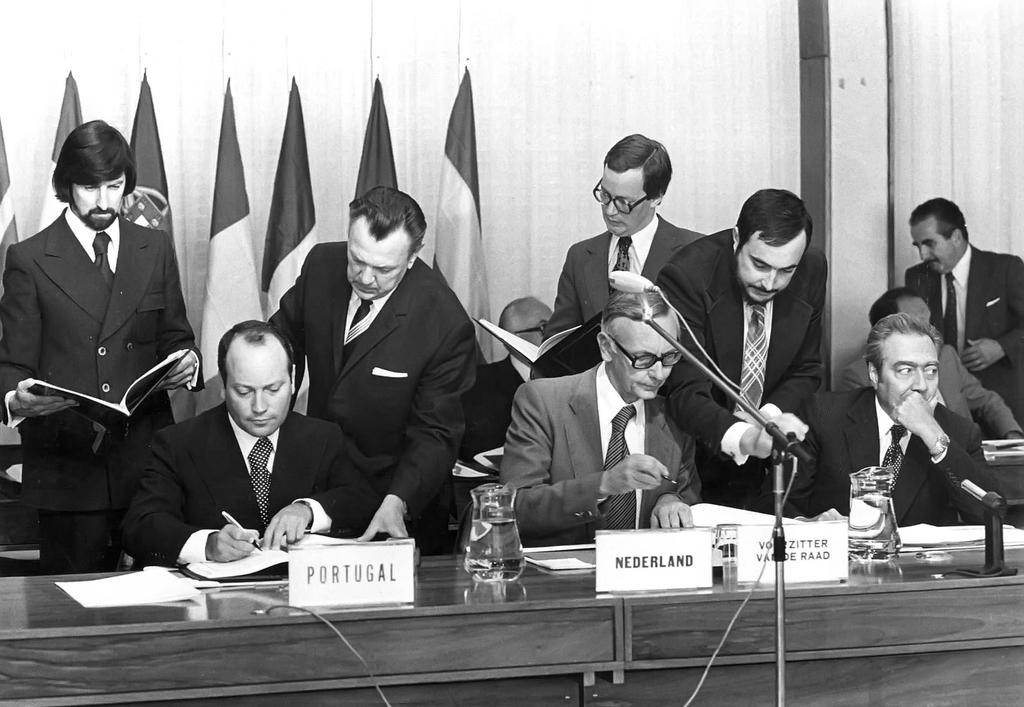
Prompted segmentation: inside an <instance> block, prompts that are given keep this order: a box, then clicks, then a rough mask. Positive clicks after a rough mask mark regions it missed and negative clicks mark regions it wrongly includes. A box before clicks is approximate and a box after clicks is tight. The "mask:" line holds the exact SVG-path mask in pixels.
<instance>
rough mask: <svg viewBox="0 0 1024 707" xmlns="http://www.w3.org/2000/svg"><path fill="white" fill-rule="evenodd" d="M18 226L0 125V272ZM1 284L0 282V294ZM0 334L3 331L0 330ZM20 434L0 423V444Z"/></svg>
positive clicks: (0, 291)
mask: <svg viewBox="0 0 1024 707" xmlns="http://www.w3.org/2000/svg"><path fill="white" fill-rule="evenodd" d="M17 240H18V226H17V224H16V223H15V221H14V196H13V195H12V194H11V174H10V170H8V168H7V148H6V146H5V145H4V128H3V125H0V273H3V271H4V263H5V261H6V259H7V248H8V247H9V246H10V245H11V244H13V243H15V242H17ZM2 294H3V284H2V283H0V295H2ZM0 336H3V332H2V331H0ZM20 442H21V434H20V433H19V432H18V431H17V430H16V429H12V428H10V427H7V426H6V425H0V444H19V443H20Z"/></svg>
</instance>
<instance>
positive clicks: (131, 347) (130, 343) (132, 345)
mask: <svg viewBox="0 0 1024 707" xmlns="http://www.w3.org/2000/svg"><path fill="white" fill-rule="evenodd" d="M124 347H125V348H126V349H128V350H129V351H131V350H132V349H134V348H135V344H133V343H132V342H130V341H129V342H128V343H127V344H125V345H124Z"/></svg>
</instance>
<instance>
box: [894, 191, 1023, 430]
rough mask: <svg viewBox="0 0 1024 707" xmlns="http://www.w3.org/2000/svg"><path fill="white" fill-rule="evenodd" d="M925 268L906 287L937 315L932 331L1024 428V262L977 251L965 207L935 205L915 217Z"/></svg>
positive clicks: (910, 274)
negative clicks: (1008, 408)
mask: <svg viewBox="0 0 1024 707" xmlns="http://www.w3.org/2000/svg"><path fill="white" fill-rule="evenodd" d="M910 236H911V238H912V239H913V243H914V247H915V248H917V250H918V252H919V253H920V255H921V261H922V262H921V263H919V264H917V265H915V266H914V267H912V268H909V269H908V270H907V271H906V284H907V287H909V288H910V289H912V290H914V291H916V292H917V293H918V294H919V295H921V297H923V298H924V301H925V302H927V303H928V308H929V309H930V310H931V323H932V325H933V326H934V327H935V328H936V329H938V330H939V332H940V333H941V334H942V338H943V339H944V340H945V343H946V344H947V345H949V346H952V347H953V348H955V349H956V350H957V352H958V353H959V354H960V360H961V361H963V364H964V366H965V367H966V368H967V370H968V371H970V372H971V373H973V374H974V375H975V376H977V377H978V380H980V381H981V384H982V385H983V386H985V387H986V388H988V389H989V390H994V391H995V392H997V393H999V395H1001V396H1002V397H1003V400H1004V401H1006V404H1007V405H1009V406H1010V409H1011V410H1012V411H1013V415H1014V417H1015V418H1016V419H1017V422H1021V421H1024V262H1022V261H1021V259H1020V258H1018V257H1017V256H1016V255H1010V254H1008V253H993V252H990V251H987V250H981V249H980V248H976V247H973V246H972V245H971V244H970V242H969V241H968V234H967V222H966V221H965V220H964V215H963V212H961V211H960V207H958V206H957V205H956V204H954V203H953V202H952V201H950V200H948V199H942V198H938V199H930V200H928V201H926V202H924V203H923V204H921V205H920V206H918V207H917V208H916V209H914V211H913V212H912V213H911V214H910Z"/></svg>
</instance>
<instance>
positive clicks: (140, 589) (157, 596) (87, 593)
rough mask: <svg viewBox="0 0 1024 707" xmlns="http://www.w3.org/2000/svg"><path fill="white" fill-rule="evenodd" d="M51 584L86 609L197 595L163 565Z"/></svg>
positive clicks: (198, 593)
mask: <svg viewBox="0 0 1024 707" xmlns="http://www.w3.org/2000/svg"><path fill="white" fill-rule="evenodd" d="M54 584H56V585H57V586H58V587H60V588H61V589H62V590H63V591H64V592H66V593H67V594H68V596H70V597H71V598H72V599H74V600H75V601H77V602H78V603H79V604H81V605H82V606H84V607H86V608H87V609H98V608H102V607H107V606H134V605H138V604H160V603H162V602H167V601H181V600H183V599H194V598H195V597H198V596H199V595H200V592H199V590H198V589H196V588H195V587H194V586H192V583H191V582H189V581H187V580H185V579H182V578H180V577H176V576H175V575H173V574H171V571H170V570H169V569H167V568H166V567H149V568H147V569H145V570H143V571H142V572H126V573H124V574H119V575H116V576H114V577H106V578H104V579H87V580H84V581H80V582H54Z"/></svg>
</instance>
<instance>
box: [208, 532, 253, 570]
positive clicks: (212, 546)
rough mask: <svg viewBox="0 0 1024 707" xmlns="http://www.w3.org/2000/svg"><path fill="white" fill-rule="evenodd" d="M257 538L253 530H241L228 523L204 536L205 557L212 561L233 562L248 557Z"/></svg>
mask: <svg viewBox="0 0 1024 707" xmlns="http://www.w3.org/2000/svg"><path fill="white" fill-rule="evenodd" d="M258 538H259V533H257V532H256V531H255V530H243V529H242V528H238V527H236V526H234V525H231V524H230V523H229V524H227V525H225V526H224V527H223V528H221V529H220V530H218V531H217V532H216V533H210V534H209V535H208V536H207V537H206V559H207V560H212V561H213V562H233V561H234V560H241V559H242V558H243V557H248V556H249V555H251V554H252V553H253V551H254V550H255V549H256V546H255V545H253V543H254V542H255V541H256V540H257V539H258Z"/></svg>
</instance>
